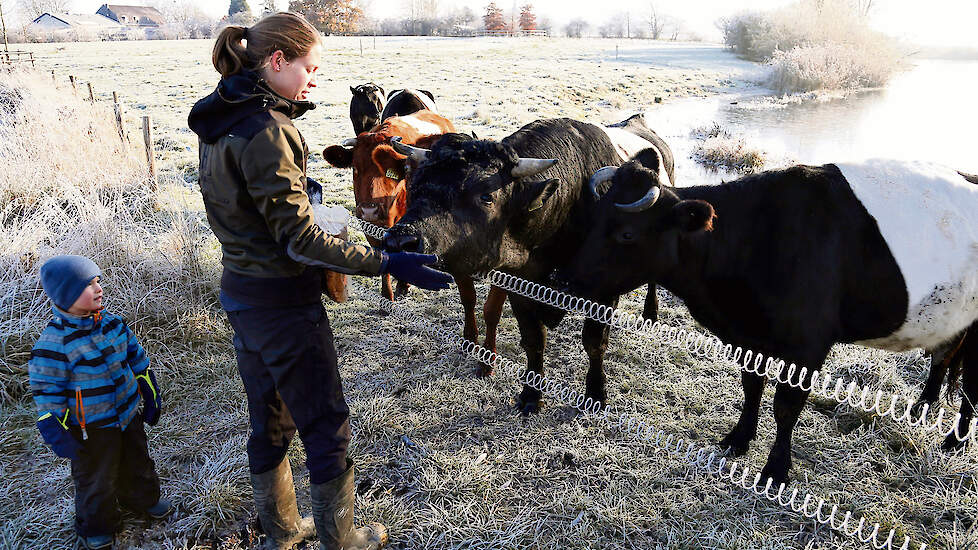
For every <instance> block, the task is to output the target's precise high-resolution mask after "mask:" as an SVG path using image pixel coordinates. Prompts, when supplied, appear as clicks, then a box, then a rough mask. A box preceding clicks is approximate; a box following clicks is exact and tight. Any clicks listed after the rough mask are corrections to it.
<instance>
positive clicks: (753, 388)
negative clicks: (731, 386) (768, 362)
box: [720, 371, 764, 456]
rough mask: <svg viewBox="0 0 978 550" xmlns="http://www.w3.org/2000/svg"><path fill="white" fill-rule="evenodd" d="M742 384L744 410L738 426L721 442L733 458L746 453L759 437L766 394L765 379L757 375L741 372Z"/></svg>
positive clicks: (741, 412)
mask: <svg viewBox="0 0 978 550" xmlns="http://www.w3.org/2000/svg"><path fill="white" fill-rule="evenodd" d="M740 383H741V385H742V386H743V387H744V408H743V409H742V410H741V411H740V418H739V419H738V420H737V425H736V426H734V427H733V429H732V430H730V433H728V434H727V436H726V437H724V438H723V439H722V440H720V446H721V447H726V448H728V449H729V450H730V454H732V455H733V456H741V455H743V454H744V453H746V452H747V449H748V448H749V447H750V442H751V441H753V440H754V438H755V437H756V436H757V421H758V417H759V415H760V410H761V395H763V393H764V378H761V377H760V376H757V375H756V374H749V373H747V372H744V371H740Z"/></svg>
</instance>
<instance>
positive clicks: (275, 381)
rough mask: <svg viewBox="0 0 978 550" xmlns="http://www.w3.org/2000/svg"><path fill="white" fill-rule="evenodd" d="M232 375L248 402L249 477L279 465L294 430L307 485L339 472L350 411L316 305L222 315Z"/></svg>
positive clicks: (342, 466)
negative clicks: (230, 339)
mask: <svg viewBox="0 0 978 550" xmlns="http://www.w3.org/2000/svg"><path fill="white" fill-rule="evenodd" d="M228 319H229V320H230V321H231V326H232V327H233V328H234V348H235V352H236V353H237V357H238V372H239V373H240V374H241V380H242V382H243V383H244V387H245V393H247V394H248V413H249V416H250V419H251V437H250V438H249V439H248V464H249V467H250V470H251V473H253V474H261V473H264V472H267V471H269V470H271V469H272V468H275V467H276V466H278V465H279V463H281V462H282V459H283V458H285V454H286V452H287V451H288V449H289V444H290V443H291V442H292V438H293V437H294V436H295V432H296V429H297V428H298V431H299V437H300V438H301V439H302V443H303V445H304V446H305V448H306V466H307V467H308V468H309V480H310V482H311V483H325V482H326V481H329V480H331V479H333V478H336V477H338V476H340V475H341V474H342V473H343V472H344V471H346V449H347V447H348V446H349V443H350V421H349V417H350V409H349V408H348V407H347V405H346V399H344V397H343V386H342V385H341V383H340V375H339V371H338V370H337V367H336V349H335V348H334V347H333V332H332V330H331V329H330V328H329V319H327V318H326V310H325V309H323V306H322V304H321V303H316V304H310V305H304V306H295V307H281V308H255V309H247V310H244V311H230V312H228Z"/></svg>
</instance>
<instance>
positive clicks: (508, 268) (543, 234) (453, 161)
mask: <svg viewBox="0 0 978 550" xmlns="http://www.w3.org/2000/svg"><path fill="white" fill-rule="evenodd" d="M613 140H614V141H613ZM638 143H642V144H644V145H643V147H649V145H650V144H651V145H652V146H654V147H655V148H657V149H658V150H659V151H661V152H662V154H663V155H665V157H666V158H667V159H668V162H667V165H666V169H665V170H664V171H663V173H662V176H663V177H664V178H666V177H668V178H669V179H670V180H671V178H672V176H673V167H672V160H671V159H672V156H671V152H670V151H669V148H668V147H667V146H666V144H665V142H663V141H662V140H661V139H659V137H658V136H657V135H655V133H654V132H652V131H651V130H649V129H648V128H647V127H646V126H645V124H644V121H643V118H642V117H641V115H636V116H635V117H632V119H629V120H628V121H626V122H625V123H623V124H621V125H619V126H618V127H617V128H601V127H599V126H594V125H592V124H586V123H583V122H578V121H575V120H570V119H556V120H538V121H536V122H532V123H530V124H527V125H526V126H524V127H523V128H521V129H520V130H518V131H517V132H516V133H514V134H512V135H510V136H509V137H506V138H504V139H503V140H502V141H501V142H495V141H489V140H482V141H480V140H475V139H472V138H471V137H470V136H466V135H461V134H447V135H446V136H445V137H443V138H441V139H440V140H439V141H438V142H436V143H435V145H434V147H433V148H432V150H431V151H428V150H424V149H416V148H409V147H404V146H401V145H400V144H398V145H397V146H395V148H398V150H399V151H400V152H401V153H402V154H406V155H409V156H411V157H412V158H414V159H415V160H416V161H419V162H420V165H419V166H418V167H417V169H416V171H415V172H414V174H413V178H412V180H411V182H410V185H409V186H408V201H407V204H408V207H407V211H406V213H405V214H404V216H403V217H402V218H401V220H400V221H399V222H398V223H397V224H396V225H395V226H394V227H393V228H391V230H390V231H389V232H388V236H387V238H386V239H385V241H384V244H385V247H386V248H387V249H389V250H421V251H424V252H425V253H432V254H437V255H438V257H439V262H440V264H441V267H442V268H444V269H445V270H447V271H449V272H450V273H452V274H456V275H458V276H471V275H473V274H480V273H486V272H488V271H489V270H491V269H499V270H501V271H504V272H507V273H511V274H514V275H517V276H519V277H523V278H525V279H529V280H533V281H545V280H546V279H547V277H548V276H549V275H550V274H551V273H552V272H553V271H554V269H556V268H559V267H562V266H564V265H566V264H567V262H568V261H569V260H570V259H571V258H572V257H573V255H574V253H575V252H576V251H577V248H578V247H579V245H580V242H581V240H582V239H583V237H584V236H585V234H586V231H587V228H588V227H589V226H590V224H591V209H592V208H593V206H594V204H595V202H594V198H593V196H592V194H591V193H590V192H589V191H588V188H587V182H588V179H589V177H590V175H591V173H593V171H594V170H597V169H598V168H600V167H601V166H603V165H605V164H607V163H611V164H620V163H621V162H624V160H626V159H627V158H628V154H627V152H629V151H630V149H631V148H634V147H635V146H636V145H637V144H638ZM546 159H550V160H546ZM558 161H559V162H558ZM648 295H649V296H652V297H653V298H654V296H655V289H654V288H650V289H649V294H648ZM509 299H510V304H511V306H512V308H513V313H514V315H515V316H516V320H517V322H518V323H519V327H520V335H521V338H520V344H521V345H522V347H523V349H524V350H526V355H527V361H528V367H529V369H531V370H533V371H534V372H537V373H540V374H543V350H544V345H545V342H546V329H547V327H550V328H553V327H555V326H556V325H557V323H559V322H560V320H561V319H562V318H563V317H564V312H563V311H560V310H556V309H553V308H550V307H548V306H544V305H541V304H540V303H538V302H535V301H533V300H531V299H529V298H525V297H523V296H520V295H518V294H509ZM582 337H583V340H584V349H585V350H586V352H587V355H588V359H589V362H590V368H589V369H588V373H587V379H586V386H587V389H586V395H587V397H590V398H591V399H593V400H595V401H600V402H601V403H604V402H605V399H606V395H605V376H604V372H603V369H602V362H603V354H604V351H605V348H606V347H607V344H608V330H607V327H605V326H604V325H602V324H600V323H597V322H594V321H585V323H584V330H583V334H582ZM540 397H541V396H540V392H539V391H537V390H535V389H533V388H530V387H529V386H525V387H524V388H523V391H522V393H521V394H520V395H519V396H518V397H517V403H516V405H517V408H519V409H520V410H521V411H522V412H523V413H524V414H527V413H531V412H535V411H537V410H538V409H539V406H540Z"/></svg>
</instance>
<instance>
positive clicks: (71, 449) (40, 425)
mask: <svg viewBox="0 0 978 550" xmlns="http://www.w3.org/2000/svg"><path fill="white" fill-rule="evenodd" d="M67 422H68V410H67V409H65V416H64V418H63V419H59V418H58V417H56V416H54V415H53V414H51V413H47V414H45V415H43V416H42V417H41V418H38V419H37V429H38V430H39V431H40V432H41V437H43V438H44V442H45V443H47V444H48V445H50V446H51V450H52V451H54V454H56V455H58V456H60V457H61V458H70V459H71V460H78V451H80V450H81V444H80V443H78V441H77V440H76V439H75V438H74V437H72V435H71V432H69V431H68V425H67Z"/></svg>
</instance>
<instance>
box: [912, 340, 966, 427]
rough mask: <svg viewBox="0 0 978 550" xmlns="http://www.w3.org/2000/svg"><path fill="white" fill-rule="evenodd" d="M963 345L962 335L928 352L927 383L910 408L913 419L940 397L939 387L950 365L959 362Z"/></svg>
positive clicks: (918, 416)
mask: <svg viewBox="0 0 978 550" xmlns="http://www.w3.org/2000/svg"><path fill="white" fill-rule="evenodd" d="M963 343H964V335H961V337H959V338H958V339H955V340H951V341H949V342H946V343H944V344H941V345H940V346H937V348H935V349H933V350H928V351H929V352H930V372H929V373H928V374H927V382H926V383H925V384H924V389H923V391H921V392H920V397H918V398H917V401H916V402H915V403H914V404H913V407H911V408H910V414H911V415H912V416H913V417H914V418H920V414H921V413H922V412H923V410H924V405H925V404H927V405H933V404H934V403H935V402H937V399H938V398H939V397H940V396H941V386H942V385H943V384H944V379H945V378H946V377H947V372H948V370H949V369H950V368H951V365H952V364H954V363H955V362H957V361H960V360H961V345H962V344H963Z"/></svg>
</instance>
